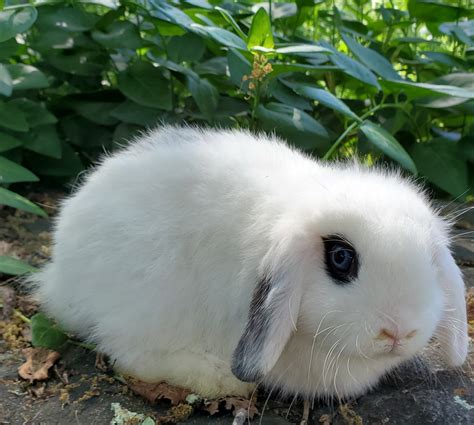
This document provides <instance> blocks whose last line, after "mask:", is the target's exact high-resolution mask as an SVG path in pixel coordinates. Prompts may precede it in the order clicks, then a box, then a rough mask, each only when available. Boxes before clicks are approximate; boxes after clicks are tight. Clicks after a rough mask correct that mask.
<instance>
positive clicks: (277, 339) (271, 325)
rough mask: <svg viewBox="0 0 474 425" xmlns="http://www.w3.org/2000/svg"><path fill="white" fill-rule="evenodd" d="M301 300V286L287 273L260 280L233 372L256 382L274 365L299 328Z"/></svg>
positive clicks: (246, 379) (242, 379) (237, 351)
mask: <svg viewBox="0 0 474 425" xmlns="http://www.w3.org/2000/svg"><path fill="white" fill-rule="evenodd" d="M300 301H301V287H300V285H298V283H297V282H293V284H292V282H290V281H289V279H285V276H284V275H280V276H278V277H272V276H268V275H266V276H264V277H263V278H262V279H261V280H260V281H259V283H258V284H257V287H256V288H255V291H254V294H253V297H252V301H251V303H250V311H249V316H248V321H247V325H246V327H245V330H244V333H243V334H242V336H241V338H240V340H239V343H238V345H237V348H236V349H235V351H234V354H233V358H232V372H233V374H234V375H235V376H236V377H237V378H238V379H240V380H241V381H246V382H255V381H258V380H259V379H261V378H262V377H263V376H264V375H265V374H266V373H267V372H269V371H270V370H271V369H272V368H273V366H274V365H275V363H276V362H277V360H278V358H279V357H280V355H281V352H282V351H283V348H284V347H285V345H286V343H287V342H288V340H289V338H290V336H291V334H292V333H293V332H294V331H295V330H296V328H295V326H296V325H295V323H296V320H297V317H298V310H299V305H300Z"/></svg>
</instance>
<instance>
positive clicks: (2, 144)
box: [0, 132, 23, 152]
mask: <svg viewBox="0 0 474 425" xmlns="http://www.w3.org/2000/svg"><path fill="white" fill-rule="evenodd" d="M22 144H23V142H22V141H21V140H19V139H17V138H16V137H13V136H11V135H10V134H7V133H2V132H0V152H5V151H9V150H10V149H13V148H16V147H18V146H21V145H22Z"/></svg>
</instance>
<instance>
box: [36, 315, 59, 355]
mask: <svg viewBox="0 0 474 425" xmlns="http://www.w3.org/2000/svg"><path fill="white" fill-rule="evenodd" d="M67 341H68V336H67V335H66V334H65V333H64V332H63V331H62V330H61V329H60V328H59V326H58V325H56V324H55V323H53V322H52V321H51V320H50V319H48V318H47V317H46V316H45V315H44V314H43V313H36V314H35V315H34V316H33V317H32V318H31V344H32V345H33V347H44V348H48V349H50V350H56V351H57V350H60V349H61V348H62V347H63V346H64V345H65V344H66V343H67Z"/></svg>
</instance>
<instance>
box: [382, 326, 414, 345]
mask: <svg viewBox="0 0 474 425" xmlns="http://www.w3.org/2000/svg"><path fill="white" fill-rule="evenodd" d="M415 334H416V329H414V330H412V331H411V332H408V333H406V334H404V335H400V333H399V332H398V331H395V332H394V331H391V330H388V329H385V328H383V329H381V331H380V332H379V334H378V335H377V339H388V340H391V342H392V345H393V346H396V345H400V341H402V340H404V339H410V338H412V337H414V336H415Z"/></svg>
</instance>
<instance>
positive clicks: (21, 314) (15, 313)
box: [13, 308, 31, 324]
mask: <svg viewBox="0 0 474 425" xmlns="http://www.w3.org/2000/svg"><path fill="white" fill-rule="evenodd" d="M13 314H14V315H15V316H16V317H19V318H20V319H21V320H22V321H23V322H25V323H28V324H29V323H31V320H30V319H28V317H26V316H25V315H24V314H23V313H22V312H21V311H20V310H17V309H16V308H15V309H14V310H13Z"/></svg>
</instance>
